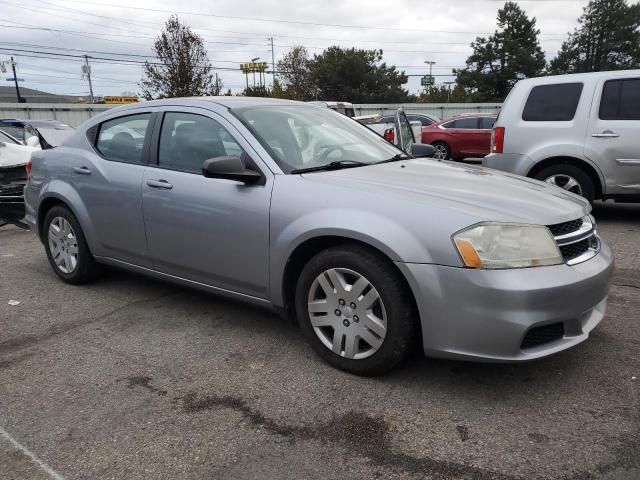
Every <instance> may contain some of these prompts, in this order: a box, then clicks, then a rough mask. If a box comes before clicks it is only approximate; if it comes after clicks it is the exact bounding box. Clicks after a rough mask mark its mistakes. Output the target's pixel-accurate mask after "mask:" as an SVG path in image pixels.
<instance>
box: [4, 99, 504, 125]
mask: <svg viewBox="0 0 640 480" xmlns="http://www.w3.org/2000/svg"><path fill="white" fill-rule="evenodd" d="M114 106H115V105H100V104H95V105H85V104H73V103H0V118H20V119H29V120H36V119H55V120H60V121H61V122H63V123H66V124H68V125H71V126H72V127H77V126H78V125H80V124H81V123H82V122H84V121H85V120H88V119H89V118H91V117H93V116H94V115H97V114H98V113H100V112H103V111H104V110H108V109H109V108H112V107H114ZM500 106H501V104H500V103H395V104H391V103H386V104H374V103H371V104H354V108H355V110H356V115H373V114H380V115H385V114H390V113H394V112H395V111H396V110H397V109H398V108H400V107H402V108H404V110H405V112H407V113H409V112H411V113H425V114H427V115H430V116H432V117H437V118H441V119H444V118H449V117H452V116H454V115H458V114H460V113H497V112H498V111H499V110H500Z"/></svg>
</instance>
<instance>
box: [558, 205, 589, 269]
mask: <svg viewBox="0 0 640 480" xmlns="http://www.w3.org/2000/svg"><path fill="white" fill-rule="evenodd" d="M573 222H575V220H574V221H572V222H567V223H573ZM555 226H556V225H554V227H555ZM553 238H554V239H555V241H556V244H557V245H558V248H559V249H560V252H561V253H562V257H563V259H564V261H565V263H566V264H567V265H576V264H578V263H582V262H585V261H587V260H589V259H590V258H593V257H595V256H596V255H597V254H598V252H599V251H600V240H599V239H598V233H597V230H596V226H595V222H594V221H593V218H592V217H591V216H590V215H587V216H585V217H583V218H582V224H581V225H580V227H579V228H577V229H576V230H574V231H572V232H569V233H565V234H562V235H556V236H554V237H553ZM584 240H589V242H587V243H586V245H587V248H586V249H585V250H584V252H582V253H580V254H579V255H577V256H575V257H571V258H567V256H566V254H565V252H563V250H569V251H571V249H570V248H565V249H563V248H562V247H569V246H571V245H573V244H577V243H580V242H583V241H584ZM579 248H584V247H582V246H581V247H579ZM574 249H575V247H574Z"/></svg>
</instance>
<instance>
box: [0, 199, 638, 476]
mask: <svg viewBox="0 0 640 480" xmlns="http://www.w3.org/2000/svg"><path fill="white" fill-rule="evenodd" d="M595 215H596V217H597V218H598V221H599V230H600V232H601V234H602V235H603V236H604V238H605V239H606V240H607V241H609V242H610V244H611V245H612V247H613V249H614V252H615V254H616V265H617V267H616V272H615V274H614V277H613V285H612V287H611V295H610V297H609V302H610V303H609V308H608V314H607V317H606V318H605V320H604V321H603V322H602V323H601V325H600V326H599V327H598V328H596V330H595V331H594V332H593V333H592V335H591V338H590V339H589V340H587V341H586V342H585V343H583V344H581V345H579V346H577V347H576V348H574V349H572V350H570V351H566V352H563V353H561V354H558V355H556V356H553V357H550V358H547V359H543V360H541V361H537V362H534V363H528V364H520V365H496V364H472V363H464V362H455V361H443V360H431V359H425V358H423V357H422V356H421V355H415V356H414V357H413V358H411V359H410V360H409V361H407V362H406V363H405V364H403V365H401V366H400V367H399V368H397V369H395V370H394V371H392V372H391V373H390V374H388V375H386V376H384V377H380V378H360V377H356V376H353V375H349V374H346V373H343V372H340V371H338V370H335V369H333V368H332V367H330V366H328V365H326V364H325V363H323V362H322V361H321V360H320V359H319V358H318V357H317V356H316V355H315V354H314V353H313V352H312V350H311V349H310V347H308V346H307V345H306V343H305V342H304V341H303V339H302V337H301V335H300V333H299V332H298V329H297V327H296V326H295V325H293V324H291V323H289V322H287V321H285V320H283V319H281V318H279V317H276V316H275V315H272V314H270V313H267V312H264V311H261V310H257V309H254V308H252V307H247V306H245V305H242V304H238V303H234V302H231V301H228V300H224V299H221V298H218V297H215V296H211V295H206V294H203V293H200V292H197V291H193V290H189V289H186V288H182V287H178V286H175V285H172V284H168V283H163V282H159V281H155V280H151V279H148V278H145V277H141V276H137V275H133V274H130V273H124V272H121V271H117V270H108V271H107V273H106V275H105V276H104V277H102V278H101V279H99V280H98V281H96V282H94V283H92V284H89V285H85V286H81V287H74V286H70V285H66V284H64V283H62V282H61V281H59V280H58V279H57V277H56V276H55V275H54V274H53V272H52V271H51V269H50V267H49V265H48V263H47V260H46V257H45V254H44V250H43V247H42V245H41V244H40V243H39V242H38V240H37V239H36V238H35V236H34V235H33V234H32V233H30V232H28V231H22V230H19V229H17V228H15V227H2V228H0V478H1V479H29V480H31V479H51V478H54V479H60V478H64V479H80V478H83V479H84V478H86V479H103V478H104V479H165V478H167V479H175V478H181V479H182V478H184V479H204V478H207V479H209V478H210V479H218V478H220V479H253V478H255V479H263V478H269V479H278V478H308V479H315V478H319V479H334V478H335V479H338V478H352V479H359V478H367V479H371V478H374V479H375V478H381V479H387V478H410V479H418V478H420V479H427V478H434V479H449V478H451V479H494V478H495V479H537V478H541V479H542V478H544V479H547V478H548V479H568V480H570V479H575V480H582V479H589V478H601V479H608V480H612V479H616V480H632V479H633V480H635V479H638V478H640V205H620V204H611V203H610V204H601V205H599V206H597V207H596V209H595ZM11 300H14V301H15V302H11V303H16V302H20V303H19V304H17V305H10V304H9V302H10V301H11Z"/></svg>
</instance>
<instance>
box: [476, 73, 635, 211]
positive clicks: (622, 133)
mask: <svg viewBox="0 0 640 480" xmlns="http://www.w3.org/2000/svg"><path fill="white" fill-rule="evenodd" d="M483 164H484V165H485V166H487V167H490V168H495V169H498V170H503V171H506V172H511V173H516V174H519V175H524V176H527V177H532V178H536V179H538V180H543V181H546V182H549V183H552V184H555V185H558V186H560V187H562V188H565V189H566V190H569V191H571V192H574V193H577V194H579V195H582V196H583V197H585V198H587V199H588V200H589V201H593V200H595V199H614V200H616V201H636V202H637V201H640V70H624V71H618V72H597V73H582V74H574V75H560V76H551V77H539V78H530V79H526V80H522V81H520V82H518V83H517V84H516V85H515V87H514V88H513V90H512V91H511V93H509V96H508V97H507V99H506V100H505V103H504V105H503V107H502V110H501V112H500V115H499V117H498V120H497V121H496V123H495V126H494V129H493V132H492V137H491V153H490V154H489V155H488V156H487V157H485V159H484V161H483Z"/></svg>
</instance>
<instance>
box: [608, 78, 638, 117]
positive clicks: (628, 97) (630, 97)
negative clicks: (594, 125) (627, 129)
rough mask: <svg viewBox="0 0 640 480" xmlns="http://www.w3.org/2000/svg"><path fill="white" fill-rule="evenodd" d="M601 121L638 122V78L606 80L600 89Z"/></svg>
mask: <svg viewBox="0 0 640 480" xmlns="http://www.w3.org/2000/svg"><path fill="white" fill-rule="evenodd" d="M598 116H599V117H600V119H601V120H640V78H630V79H624V80H608V81H607V82H606V83H605V84H604V87H603V88H602V98H601V100H600V113H599V115H598Z"/></svg>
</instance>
